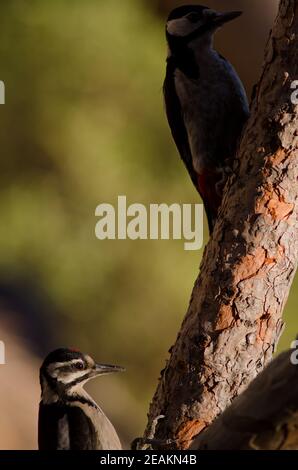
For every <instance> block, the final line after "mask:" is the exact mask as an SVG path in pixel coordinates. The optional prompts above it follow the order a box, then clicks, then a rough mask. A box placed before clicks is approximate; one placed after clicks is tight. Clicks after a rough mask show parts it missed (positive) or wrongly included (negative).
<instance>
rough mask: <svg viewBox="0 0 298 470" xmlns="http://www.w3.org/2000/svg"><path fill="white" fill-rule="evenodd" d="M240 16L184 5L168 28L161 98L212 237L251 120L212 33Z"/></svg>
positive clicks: (239, 85) (243, 95)
mask: <svg viewBox="0 0 298 470" xmlns="http://www.w3.org/2000/svg"><path fill="white" fill-rule="evenodd" d="M240 15H241V12H239V11H232V12H228V13H218V12H216V11H214V10H211V9H210V8H208V7H204V6H199V5H186V6H182V7H179V8H176V9H175V10H173V11H172V12H171V13H170V15H169V17H168V20H167V24H166V38H167V43H168V57H167V70H166V78H165V82H164V97H165V105H166V113H167V118H168V122H169V125H170V128H171V131H172V135H173V138H174V141H175V143H176V146H177V148H178V151H179V153H180V156H181V158H182V160H183V162H184V164H185V166H186V168H187V170H188V172H189V175H190V177H191V179H192V182H193V184H194V185H195V187H196V189H197V191H198V192H199V194H200V195H201V197H202V200H203V202H204V206H205V210H206V213H207V218H208V225H209V231H210V233H211V232H212V230H213V226H214V222H215V219H216V217H217V212H218V209H219V206H220V204H221V199H222V192H223V188H224V185H225V183H226V180H227V176H228V174H229V172H230V171H231V164H232V161H233V158H234V157H235V154H236V150H237V145H238V142H239V138H240V135H241V132H242V129H243V126H244V124H245V122H246V120H247V118H248V116H249V107H248V101H247V97H246V93H245V91H244V88H243V85H242V83H241V81H240V79H239V77H238V75H237V73H236V72H235V70H234V68H233V67H232V65H231V64H230V63H229V62H228V61H227V60H226V59H225V58H224V57H222V56H221V55H220V54H218V53H217V52H216V51H215V50H214V48H213V36H214V33H215V32H216V31H217V29H218V28H220V27H221V26H222V25H223V24H225V23H227V22H228V21H231V20H233V19H234V18H237V17H238V16H240Z"/></svg>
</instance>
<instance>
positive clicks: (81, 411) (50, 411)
mask: <svg viewBox="0 0 298 470" xmlns="http://www.w3.org/2000/svg"><path fill="white" fill-rule="evenodd" d="M123 370H124V369H123V368H122V367H118V366H111V365H105V364H96V363H95V361H94V360H93V359H92V358H91V357H90V356H88V355H86V354H82V353H81V352H79V351H76V350H72V349H57V350H55V351H53V352H51V353H50V354H49V355H48V356H47V357H46V359H45V360H44V362H43V364H42V366H41V368H40V385H41V401H40V405H39V417H38V447H39V450H99V449H100V450H119V449H121V448H122V447H121V443H120V440H119V437H118V435H117V433H116V431H115V429H114V427H113V425H112V424H111V422H110V421H109V419H108V418H107V417H106V416H105V414H104V413H103V411H102V410H101V408H100V407H99V406H98V405H97V404H96V403H95V401H94V400H93V399H92V398H91V397H90V395H88V393H87V392H86V391H85V390H84V388H83V386H84V384H85V383H86V382H87V381H88V380H90V379H92V378H94V377H97V376H99V375H103V374H109V373H112V372H119V371H123Z"/></svg>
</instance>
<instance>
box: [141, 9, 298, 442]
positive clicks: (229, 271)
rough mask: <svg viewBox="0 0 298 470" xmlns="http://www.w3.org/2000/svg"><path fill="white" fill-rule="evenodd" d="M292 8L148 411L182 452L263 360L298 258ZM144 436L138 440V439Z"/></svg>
mask: <svg viewBox="0 0 298 470" xmlns="http://www.w3.org/2000/svg"><path fill="white" fill-rule="evenodd" d="M297 32H298V4H297V0H281V4H280V9H279V14H278V17H277V19H276V22H275V24H274V27H273V30H272V32H271V35H270V39H269V41H268V44H267V47H266V53H265V62H264V69H263V73H262V76H261V79H260V82H259V84H258V86H257V88H256V92H255V97H254V100H253V104H252V114H251V118H250V120H249V122H248V125H247V127H246V130H245V132H244V136H243V139H242V143H241V146H240V150H239V154H238V158H237V160H236V162H235V172H234V176H232V178H231V179H230V181H229V182H228V184H227V187H226V192H225V196H224V200H223V205H222V207H221V210H220V214H219V217H218V221H217V223H216V226H215V229H214V233H213V236H212V238H211V240H210V241H209V243H208V245H207V247H206V250H205V253H204V256H203V261H202V264H201V271H200V275H199V277H198V279H197V281H196V283H195V286H194V290H193V293H192V297H191V300H190V305H189V309H188V312H187V314H186V317H185V319H184V322H183V324H182V327H181V330H180V333H179V335H178V338H177V340H176V343H175V345H174V346H173V347H172V348H171V350H170V353H171V354H170V359H169V360H168V362H167V364H166V367H165V369H164V370H163V371H162V373H161V377H160V381H159V384H158V387H157V391H156V393H155V396H154V398H153V401H152V403H151V406H150V412H149V420H148V427H147V432H148V431H149V430H150V428H151V425H152V422H153V420H154V418H156V417H157V416H159V415H164V416H165V417H164V419H160V420H159V422H158V425H157V429H156V434H155V438H159V439H168V438H171V439H175V440H176V442H177V447H179V448H184V449H185V448H187V447H188V446H189V445H190V443H191V441H192V439H193V438H194V436H196V435H198V434H199V433H200V432H201V431H202V430H203V429H204V428H205V427H206V426H208V425H209V424H210V423H211V422H212V421H213V420H214V419H215V417H216V416H217V415H218V414H220V413H221V412H223V411H224V410H225V408H226V407H227V406H228V405H229V404H230V402H231V400H232V399H234V398H235V397H236V396H237V395H238V394H240V393H241V392H242V391H243V390H244V389H245V388H246V387H247V385H248V384H249V383H250V382H251V381H252V380H253V379H254V378H255V376H256V375H257V374H258V373H259V372H260V371H261V370H262V369H263V367H264V365H266V364H267V363H268V361H269V360H270V359H271V357H272V353H273V351H274V348H275V345H276V343H277V341H278V339H279V336H280V334H281V331H282V327H283V321H282V319H281V316H282V310H283V307H284V304H285V301H286V299H287V296H288V293H289V289H290V286H291V282H292V280H293V277H294V274H295V271H296V267H297V256H298V230H297V229H298V222H297V215H298V214H297V211H298V209H297V208H298V204H297V198H298V184H297V178H298V171H297V169H298V150H297V147H298V135H297V114H298V107H297V106H294V104H292V102H291V94H292V93H293V90H292V89H291V83H292V81H294V80H296V79H297V77H298V45H297V44H298V41H297ZM145 435H146V433H145Z"/></svg>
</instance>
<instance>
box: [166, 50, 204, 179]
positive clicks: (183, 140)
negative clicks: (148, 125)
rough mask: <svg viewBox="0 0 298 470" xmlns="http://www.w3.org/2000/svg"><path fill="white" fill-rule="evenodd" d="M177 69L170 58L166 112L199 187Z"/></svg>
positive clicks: (189, 170)
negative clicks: (185, 122) (180, 95)
mask: <svg viewBox="0 0 298 470" xmlns="http://www.w3.org/2000/svg"><path fill="white" fill-rule="evenodd" d="M175 70H176V67H175V64H174V63H173V62H172V61H171V60H169V59H168V64H167V71H166V78H165V81H164V86H163V92H164V99H165V106H166V114H167V118H168V123H169V126H170V128H171V132H172V136H173V139H174V141H175V144H176V146H177V149H178V151H179V153H180V156H181V158H182V160H183V162H184V164H185V166H186V168H187V171H188V173H189V175H190V177H191V179H192V182H193V184H194V185H195V187H197V175H196V173H195V170H194V168H193V163H192V156H191V150H190V146H189V141H188V135H187V130H186V127H185V125H184V120H183V116H182V110H181V105H180V101H179V98H178V96H177V93H176V89H175Z"/></svg>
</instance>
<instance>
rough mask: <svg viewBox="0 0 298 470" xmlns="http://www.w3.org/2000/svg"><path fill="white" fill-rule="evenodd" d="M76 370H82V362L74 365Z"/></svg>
mask: <svg viewBox="0 0 298 470" xmlns="http://www.w3.org/2000/svg"><path fill="white" fill-rule="evenodd" d="M76 369H78V370H82V369H84V364H83V363H82V362H78V363H77V364H76Z"/></svg>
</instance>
